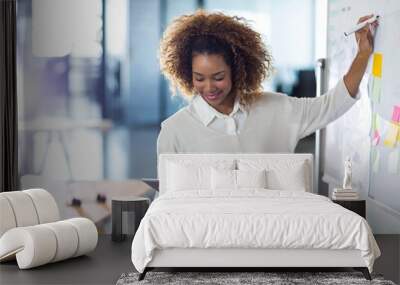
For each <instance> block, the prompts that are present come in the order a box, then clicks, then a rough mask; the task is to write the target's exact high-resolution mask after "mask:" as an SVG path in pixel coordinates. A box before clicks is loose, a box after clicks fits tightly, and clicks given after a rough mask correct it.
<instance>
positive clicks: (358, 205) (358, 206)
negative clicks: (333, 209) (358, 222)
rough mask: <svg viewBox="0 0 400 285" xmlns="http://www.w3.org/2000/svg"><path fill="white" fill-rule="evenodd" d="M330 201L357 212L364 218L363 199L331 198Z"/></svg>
mask: <svg viewBox="0 0 400 285" xmlns="http://www.w3.org/2000/svg"><path fill="white" fill-rule="evenodd" d="M332 202H334V203H336V204H339V205H340V206H342V207H344V208H346V209H348V210H350V211H353V212H354V213H356V214H359V215H360V216H361V217H363V218H364V219H365V217H366V214H365V208H366V207H365V200H332Z"/></svg>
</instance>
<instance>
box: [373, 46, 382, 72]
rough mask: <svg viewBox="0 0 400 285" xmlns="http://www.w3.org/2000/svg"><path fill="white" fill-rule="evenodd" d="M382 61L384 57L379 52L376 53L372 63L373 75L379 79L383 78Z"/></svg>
mask: <svg viewBox="0 0 400 285" xmlns="http://www.w3.org/2000/svg"><path fill="white" fill-rule="evenodd" d="M382 61H383V55H382V54H381V53H379V52H376V53H374V57H373V61H372V75H374V76H376V77H379V78H381V77H382Z"/></svg>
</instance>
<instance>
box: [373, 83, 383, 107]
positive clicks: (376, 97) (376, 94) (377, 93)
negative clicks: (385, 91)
mask: <svg viewBox="0 0 400 285" xmlns="http://www.w3.org/2000/svg"><path fill="white" fill-rule="evenodd" d="M372 82H373V83H372V95H371V99H372V100H373V101H374V102H375V103H379V102H380V101H381V92H382V79H380V78H378V77H374V79H373V81H372Z"/></svg>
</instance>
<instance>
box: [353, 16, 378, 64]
mask: <svg viewBox="0 0 400 285" xmlns="http://www.w3.org/2000/svg"><path fill="white" fill-rule="evenodd" d="M373 16H374V15H373V14H371V15H367V16H364V17H361V18H360V19H358V22H357V24H359V23H361V22H364V21H367V20H369V19H370V18H372V17H373ZM377 26H378V20H376V21H374V22H372V23H371V24H367V25H366V26H365V27H364V28H362V29H361V30H358V31H357V32H356V33H355V35H356V41H357V45H358V53H359V54H360V55H364V56H366V57H369V56H370V55H371V54H372V53H373V51H374V40H373V36H372V33H373V32H375V29H376V27H377Z"/></svg>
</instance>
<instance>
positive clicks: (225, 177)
mask: <svg viewBox="0 0 400 285" xmlns="http://www.w3.org/2000/svg"><path fill="white" fill-rule="evenodd" d="M211 189H212V190H217V189H230V190H234V189H236V170H232V169H215V168H212V169H211Z"/></svg>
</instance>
